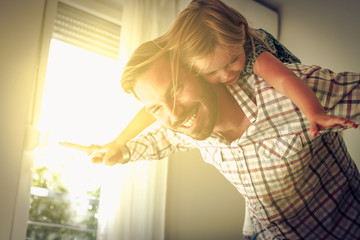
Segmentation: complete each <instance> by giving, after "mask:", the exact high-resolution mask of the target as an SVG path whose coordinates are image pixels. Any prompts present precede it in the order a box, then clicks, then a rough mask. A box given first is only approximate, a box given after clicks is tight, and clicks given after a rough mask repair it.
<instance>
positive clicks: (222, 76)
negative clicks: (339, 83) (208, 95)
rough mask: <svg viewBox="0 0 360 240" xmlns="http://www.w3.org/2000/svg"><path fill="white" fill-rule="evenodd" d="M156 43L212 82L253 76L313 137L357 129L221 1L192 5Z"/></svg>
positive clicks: (141, 125)
mask: <svg viewBox="0 0 360 240" xmlns="http://www.w3.org/2000/svg"><path fill="white" fill-rule="evenodd" d="M158 41H160V42H162V44H159V45H161V46H164V45H165V47H164V51H166V50H168V49H172V50H173V52H174V56H173V62H174V65H175V66H176V65H177V64H179V62H184V63H185V64H187V65H188V66H189V68H190V69H191V70H193V71H194V72H196V73H198V74H199V75H201V76H202V77H203V78H205V79H206V80H207V81H209V82H211V83H213V84H218V83H223V84H227V85H230V84H239V85H240V86H241V84H242V82H243V81H246V79H247V78H248V76H249V75H251V74H255V75H258V76H259V77H261V78H263V79H264V80H265V81H267V82H268V83H269V84H270V85H271V86H272V87H274V88H275V89H276V90H277V91H279V92H281V93H283V94H284V95H286V96H287V97H289V98H290V99H291V100H292V101H293V103H294V104H296V105H297V106H298V107H299V109H300V110H301V111H302V112H303V113H304V114H305V116H306V117H307V119H308V120H309V121H310V130H311V132H312V134H313V136H316V135H317V132H318V131H319V130H321V129H324V128H328V127H343V126H347V125H350V126H351V127H357V126H356V125H355V124H354V123H353V122H351V121H349V120H347V119H344V118H339V117H334V116H329V115H327V114H326V112H325V110H324V109H323V107H322V106H321V105H320V102H319V101H318V99H317V98H316V97H315V94H314V93H313V91H312V90H311V89H310V88H309V87H308V86H307V85H306V84H305V83H304V82H303V81H302V80H301V79H298V78H297V77H296V76H295V75H294V74H293V73H292V72H291V71H290V70H289V69H288V68H287V66H286V65H285V64H284V63H297V62H300V60H299V59H298V58H297V57H295V56H294V55H293V54H292V53H291V52H290V51H289V50H287V49H286V48H285V47H284V46H283V45H282V44H280V43H279V42H278V41H277V40H276V39H275V38H274V37H273V36H271V35H270V34H269V33H267V32H266V31H264V30H262V29H257V30H255V29H253V28H251V27H249V25H248V23H247V21H246V19H245V18H244V17H243V16H242V15H241V14H240V13H239V12H238V11H236V10H234V9H233V8H231V7H229V6H227V5H226V4H224V3H223V2H221V1H220V0H194V1H192V2H191V3H190V4H189V5H188V7H187V8H186V9H185V10H183V11H182V12H181V14H180V15H179V17H178V18H177V19H176V21H175V22H174V24H173V26H172V27H171V28H170V30H169V31H168V32H167V33H166V34H165V35H163V36H161V37H160V38H159V39H158ZM160 54H162V53H160ZM174 75H176V73H175V74H174ZM175 79H176V77H175ZM174 84H176V80H175V83H174ZM154 121H155V118H154V117H153V116H152V115H151V114H149V113H147V112H146V110H145V109H142V110H140V112H139V113H138V114H137V115H136V117H135V118H134V119H133V120H132V121H131V122H130V124H129V125H128V126H127V127H126V128H125V130H124V131H123V132H122V133H121V134H120V135H119V136H118V137H117V139H115V140H114V141H113V142H111V143H109V144H106V145H104V146H102V147H100V150H102V151H104V152H105V156H104V159H103V160H102V161H104V162H112V161H116V158H117V154H121V153H119V152H118V150H117V149H119V146H122V145H124V144H125V143H126V142H127V141H129V140H131V139H132V138H134V137H135V136H137V135H138V134H139V133H140V132H141V131H142V130H144V129H145V128H146V127H148V126H149V125H150V124H152V123H153V122H154Z"/></svg>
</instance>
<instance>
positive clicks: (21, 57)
mask: <svg viewBox="0 0 360 240" xmlns="http://www.w3.org/2000/svg"><path fill="white" fill-rule="evenodd" d="M44 3H45V0H34V1H25V0H23V1H22V0H1V2H0V22H1V24H0V32H1V40H0V41H1V44H0V52H1V55H0V63H1V64H0V104H1V105H0V106H1V107H0V113H1V124H0V129H1V130H0V135H1V140H0V143H1V144H0V153H1V160H0V199H1V205H0V239H10V233H11V229H12V222H13V216H14V211H15V200H16V194H17V187H18V180H19V176H20V174H21V173H20V166H21V159H22V145H23V140H24V132H25V123H26V120H27V116H28V110H29V103H30V98H31V96H30V95H31V88H32V84H33V81H34V79H35V74H36V67H37V66H36V62H37V61H36V60H37V56H38V50H39V46H40V43H39V38H40V31H41V21H42V15H43V9H44Z"/></svg>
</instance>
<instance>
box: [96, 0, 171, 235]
mask: <svg viewBox="0 0 360 240" xmlns="http://www.w3.org/2000/svg"><path fill="white" fill-rule="evenodd" d="M122 1H123V4H124V5H123V17H122V31H121V46H120V55H121V58H122V60H123V61H124V62H126V61H127V59H128V57H129V56H130V54H131V53H132V52H133V51H134V49H135V48H136V47H138V46H139V45H140V44H141V43H143V42H145V41H148V40H151V39H154V38H156V37H158V36H160V35H161V34H163V33H165V32H166V30H167V29H168V28H169V27H170V25H171V23H172V22H173V21H174V20H175V17H176V0H131V1H130V0H122ZM166 174H167V160H161V161H151V162H147V161H142V162H137V163H129V164H126V165H122V166H114V167H107V168H104V169H103V174H102V177H101V181H102V187H101V196H100V209H99V225H98V234H97V236H98V237H97V239H98V240H115V239H121V240H142V239H156V240H161V239H164V227H165V196H166V180H167V175H166Z"/></svg>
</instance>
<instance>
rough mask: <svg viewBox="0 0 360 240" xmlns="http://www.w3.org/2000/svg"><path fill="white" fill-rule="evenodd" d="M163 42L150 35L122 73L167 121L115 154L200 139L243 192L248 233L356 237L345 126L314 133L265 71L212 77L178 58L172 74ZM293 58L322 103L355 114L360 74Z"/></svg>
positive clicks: (139, 155)
mask: <svg viewBox="0 0 360 240" xmlns="http://www.w3.org/2000/svg"><path fill="white" fill-rule="evenodd" d="M159 52H160V50H159V48H158V46H157V45H156V44H154V42H148V43H145V44H143V45H142V46H140V47H139V48H138V49H137V50H136V51H135V52H134V54H133V55H132V58H131V59H130V61H129V62H128V64H127V68H126V70H125V71H124V74H123V77H122V82H121V83H122V87H123V88H124V90H125V91H126V92H129V93H132V94H134V96H136V97H137V98H138V99H139V100H140V101H141V102H142V103H143V104H144V105H145V107H146V109H147V110H148V111H149V112H151V113H152V114H154V116H155V117H156V118H157V119H158V121H159V122H160V123H161V125H162V126H163V127H160V128H158V129H156V130H154V131H153V132H151V133H147V134H146V135H144V136H140V137H138V138H136V139H134V140H133V141H130V142H129V143H127V144H126V147H122V148H121V150H122V154H123V157H122V159H120V160H119V163H126V162H128V161H129V160H130V156H131V161H137V160H142V159H143V160H145V159H147V160H152V159H161V158H164V157H166V156H168V155H169V154H170V153H172V152H174V151H177V150H184V149H187V148H193V147H197V148H199V149H200V151H201V154H202V156H203V158H204V160H205V161H207V162H209V163H210V164H212V165H213V166H215V167H216V168H217V169H218V170H219V171H220V172H221V173H222V174H223V175H224V176H225V177H226V178H227V179H228V180H229V181H230V182H231V183H232V184H233V185H234V186H235V187H236V188H237V189H238V191H239V192H240V193H241V194H242V195H243V196H244V197H245V199H246V205H247V209H246V210H247V219H246V221H248V222H246V223H245V226H244V235H245V236H247V237H249V238H250V237H251V236H252V235H254V236H255V237H256V239H280V238H287V239H359V238H360V176H359V171H358V169H357V167H356V166H355V164H354V162H353V161H352V159H351V157H350V155H349V153H348V152H347V150H346V146H345V144H344V141H343V139H342V137H341V135H340V134H339V133H338V131H339V130H341V129H342V128H337V127H338V126H334V128H333V129H324V130H322V131H320V132H319V134H318V136H316V137H312V136H311V133H310V130H309V122H308V121H307V120H306V118H305V116H304V115H303V114H302V113H301V112H300V111H299V110H298V109H297V108H296V106H295V105H294V104H293V103H292V102H291V101H290V100H289V99H288V98H286V97H285V96H283V95H282V94H280V93H278V92H277V91H275V90H274V89H273V88H272V87H271V86H270V85H269V84H268V83H266V81H264V80H262V79H260V78H258V77H256V76H254V75H253V76H251V77H250V78H249V79H248V81H247V82H244V83H243V84H242V85H241V86H239V85H232V86H223V85H210V84H208V83H207V82H205V81H204V80H202V79H200V78H196V77H195V76H194V75H192V74H191V73H190V72H189V71H188V70H186V68H185V67H183V66H181V65H180V66H179V68H178V72H177V74H175V75H174V74H173V71H172V70H174V69H176V68H172V66H171V64H170V61H169V59H170V58H169V56H168V52H165V53H164V54H161V56H158V55H159V54H158V53H159ZM154 56H156V57H154ZM289 68H290V69H292V71H293V72H294V73H295V74H296V75H297V76H298V77H300V78H301V79H304V81H306V83H307V84H308V85H309V86H310V87H311V88H312V89H313V90H314V92H315V93H316V95H317V97H318V98H319V100H320V102H321V104H322V105H323V106H324V108H325V110H326V111H328V112H329V113H330V114H332V115H335V116H341V117H344V119H348V118H349V119H351V120H353V121H357V122H359V120H360V104H359V103H360V74H354V73H341V74H334V73H332V72H331V71H329V70H326V69H321V68H320V67H317V66H310V67H309V66H304V65H300V64H293V65H289ZM172 76H177V78H176V77H175V78H174V79H175V80H174V81H173V77H172ZM352 125H353V126H356V125H354V123H352ZM356 127H357V126H356ZM94 160H95V161H102V158H101V156H94Z"/></svg>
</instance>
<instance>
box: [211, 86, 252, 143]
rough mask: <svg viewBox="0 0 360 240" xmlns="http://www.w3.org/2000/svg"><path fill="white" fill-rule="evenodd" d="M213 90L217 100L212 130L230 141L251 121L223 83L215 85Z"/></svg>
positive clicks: (246, 127) (244, 129) (236, 137)
mask: <svg viewBox="0 0 360 240" xmlns="http://www.w3.org/2000/svg"><path fill="white" fill-rule="evenodd" d="M214 90H215V92H216V94H217V97H218V101H219V104H218V119H217V124H216V126H215V128H214V131H215V132H218V133H220V134H221V135H222V136H223V137H224V138H225V139H226V140H228V141H229V142H232V141H234V140H236V139H238V138H240V137H241V136H242V135H243V133H244V132H245V131H246V129H248V127H249V126H250V124H251V123H250V121H249V119H248V118H247V117H246V115H245V113H244V111H243V110H242V109H241V107H240V105H239V104H238V102H237V101H236V100H235V98H234V96H233V95H232V94H231V93H230V92H229V91H228V89H227V88H226V87H225V86H224V85H220V84H219V85H215V86H214Z"/></svg>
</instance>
